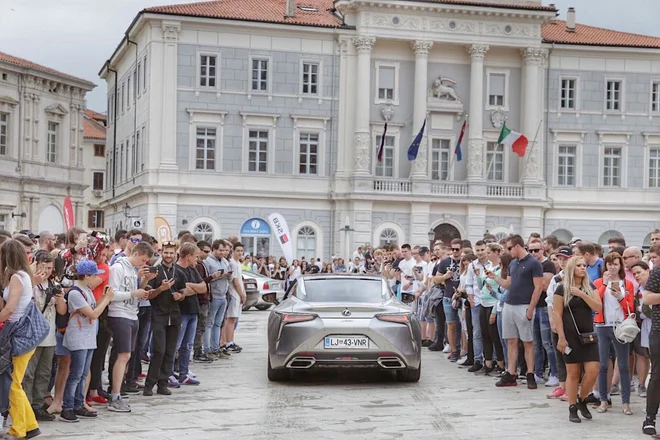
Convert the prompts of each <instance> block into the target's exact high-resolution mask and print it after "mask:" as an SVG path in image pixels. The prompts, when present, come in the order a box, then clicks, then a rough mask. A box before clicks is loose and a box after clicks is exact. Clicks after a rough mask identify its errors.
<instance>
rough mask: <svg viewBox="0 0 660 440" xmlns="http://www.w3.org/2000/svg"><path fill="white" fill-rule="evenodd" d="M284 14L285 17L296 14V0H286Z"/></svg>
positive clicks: (291, 16)
mask: <svg viewBox="0 0 660 440" xmlns="http://www.w3.org/2000/svg"><path fill="white" fill-rule="evenodd" d="M284 16H285V17H286V18H293V17H295V16H296V0H286V11H285V13H284Z"/></svg>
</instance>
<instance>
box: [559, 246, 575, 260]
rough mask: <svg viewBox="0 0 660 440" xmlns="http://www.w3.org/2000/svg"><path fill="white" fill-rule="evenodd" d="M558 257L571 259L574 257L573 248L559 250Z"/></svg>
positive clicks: (565, 247)
mask: <svg viewBox="0 0 660 440" xmlns="http://www.w3.org/2000/svg"><path fill="white" fill-rule="evenodd" d="M557 256H558V257H564V258H571V257H572V256H573V251H572V250H571V248H569V247H567V246H564V247H560V248H559V249H557Z"/></svg>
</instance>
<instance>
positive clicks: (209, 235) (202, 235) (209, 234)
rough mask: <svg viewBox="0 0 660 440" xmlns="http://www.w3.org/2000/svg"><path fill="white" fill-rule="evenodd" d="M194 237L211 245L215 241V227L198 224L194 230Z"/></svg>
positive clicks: (204, 223)
mask: <svg viewBox="0 0 660 440" xmlns="http://www.w3.org/2000/svg"><path fill="white" fill-rule="evenodd" d="M193 235H194V236H195V238H196V239H197V240H199V241H206V242H209V243H211V242H212V241H213V235H214V232H213V226H211V225H210V224H208V223H206V222H201V223H198V224H197V226H195V229H194V230H193Z"/></svg>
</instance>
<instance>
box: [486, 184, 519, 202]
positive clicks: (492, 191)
mask: <svg viewBox="0 0 660 440" xmlns="http://www.w3.org/2000/svg"><path fill="white" fill-rule="evenodd" d="M486 195H487V196H489V197H511V198H522V197H523V195H524V191H523V187H522V185H519V184H515V183H508V184H507V183H500V184H491V183H489V184H488V185H486Z"/></svg>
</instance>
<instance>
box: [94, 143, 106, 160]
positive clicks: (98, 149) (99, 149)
mask: <svg viewBox="0 0 660 440" xmlns="http://www.w3.org/2000/svg"><path fill="white" fill-rule="evenodd" d="M94 156H96V157H105V145H103V144H94Z"/></svg>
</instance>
